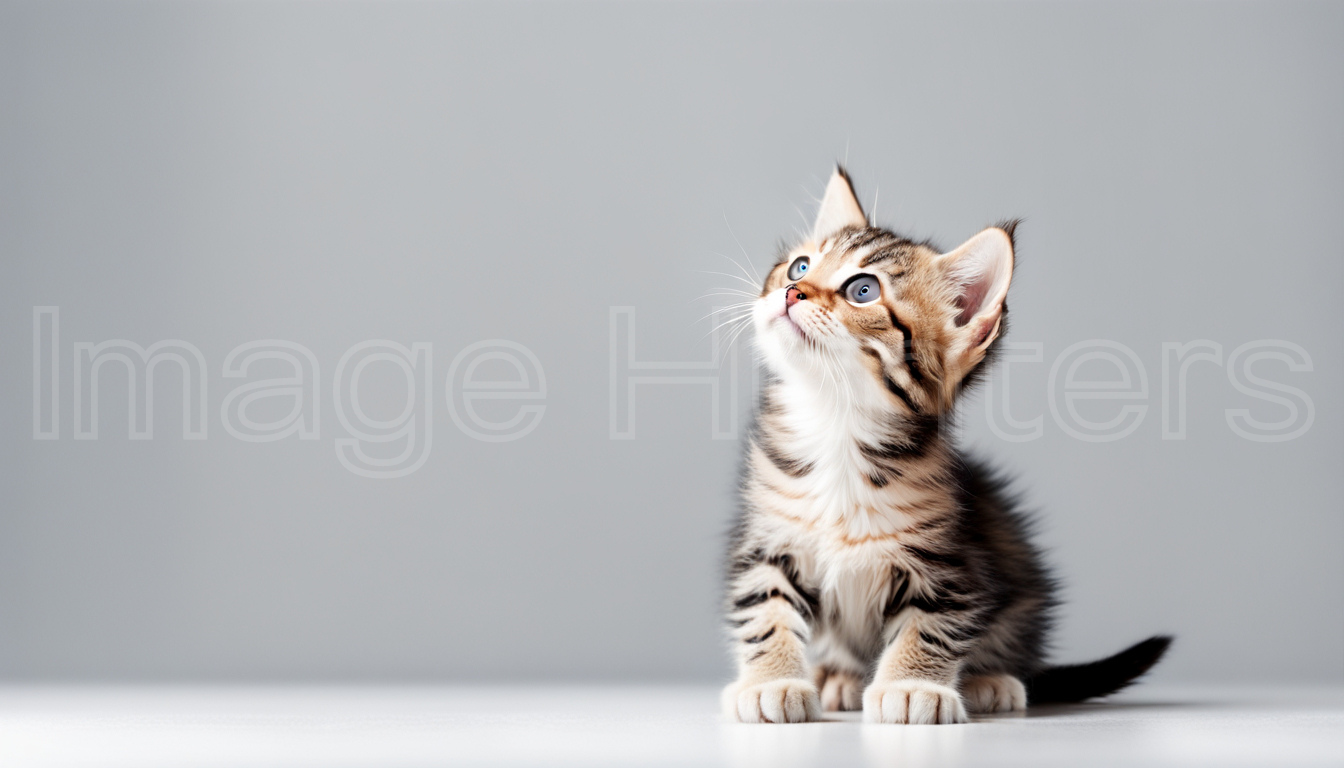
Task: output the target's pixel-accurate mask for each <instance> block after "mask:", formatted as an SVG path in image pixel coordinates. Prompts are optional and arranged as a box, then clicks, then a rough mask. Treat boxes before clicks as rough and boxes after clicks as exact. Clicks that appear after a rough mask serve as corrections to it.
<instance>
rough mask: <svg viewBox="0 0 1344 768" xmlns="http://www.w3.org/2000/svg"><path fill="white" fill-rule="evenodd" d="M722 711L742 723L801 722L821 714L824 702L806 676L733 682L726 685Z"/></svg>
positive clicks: (816, 717)
mask: <svg viewBox="0 0 1344 768" xmlns="http://www.w3.org/2000/svg"><path fill="white" fill-rule="evenodd" d="M723 714H724V716H725V717H727V718H729V719H730V720H737V721H738V722H742V723H802V722H806V721H808V720H816V719H818V718H819V717H820V716H821V702H820V701H819V700H818V699H817V687H816V686H815V685H813V684H812V683H810V682H808V681H806V680H800V679H794V678H786V679H784V680H771V681H770V682H767V683H753V684H750V685H744V684H742V683H733V684H732V685H730V686H728V687H727V688H724V689H723Z"/></svg>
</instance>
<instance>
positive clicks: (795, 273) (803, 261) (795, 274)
mask: <svg viewBox="0 0 1344 768" xmlns="http://www.w3.org/2000/svg"><path fill="white" fill-rule="evenodd" d="M810 264H811V260H810V259H808V258H807V257H806V256H799V257H798V258H797V259H794V261H793V263H792V264H790V265H789V279H790V280H802V279H803V275H806V274H807V268H808V266H809V265H810Z"/></svg>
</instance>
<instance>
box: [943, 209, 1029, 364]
mask: <svg viewBox="0 0 1344 768" xmlns="http://www.w3.org/2000/svg"><path fill="white" fill-rule="evenodd" d="M941 260H942V263H943V267H944V268H945V269H946V270H947V271H946V273H945V274H947V276H948V277H949V279H950V280H951V281H952V283H953V285H954V287H955V289H956V298H955V299H954V306H955V307H956V310H957V314H956V317H955V318H954V319H953V324H954V325H955V326H956V327H957V328H964V329H965V330H964V332H963V333H964V335H965V336H966V337H967V338H968V339H969V340H970V341H971V345H970V346H971V348H972V349H974V348H976V347H979V346H980V345H981V344H983V343H984V342H985V341H987V340H988V339H989V338H990V337H991V336H992V335H993V333H994V330H995V328H997V327H998V324H999V318H1000V316H1001V315H1002V314H1003V300H1004V297H1005V296H1006V295H1007V293H1008V283H1009V282H1010V281H1011V280H1012V275H1013V242H1012V240H1011V239H1010V238H1009V237H1008V233H1006V232H1004V231H1003V230H1002V229H999V228H997V227H993V228H990V229H986V230H985V231H983V232H981V233H980V234H978V235H976V236H975V237H972V238H971V239H970V240H967V241H966V242H965V243H963V244H962V245H961V246H960V247H958V248H957V249H956V250H955V251H952V252H951V253H948V254H947V255H945V256H943V257H942V259H941ZM968 325H969V326H970V327H967V326H968Z"/></svg>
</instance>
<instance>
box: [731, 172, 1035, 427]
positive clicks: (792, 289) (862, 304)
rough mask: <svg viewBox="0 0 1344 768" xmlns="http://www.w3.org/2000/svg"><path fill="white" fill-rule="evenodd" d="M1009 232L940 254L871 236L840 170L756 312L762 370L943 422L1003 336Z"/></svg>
mask: <svg viewBox="0 0 1344 768" xmlns="http://www.w3.org/2000/svg"><path fill="white" fill-rule="evenodd" d="M1013 226H1014V225H1013V224H1006V225H1003V226H998V227H991V228H989V229H986V230H984V231H983V232H981V233H980V234H978V235H976V236H975V237H972V238H971V239H970V240H967V241H966V242H965V243H963V244H962V245H961V246H959V247H958V248H956V249H955V250H953V251H950V252H948V253H939V252H938V251H936V250H935V249H933V248H932V247H930V246H929V245H928V244H927V243H916V242H912V241H910V240H907V239H905V238H903V237H901V236H899V235H897V234H894V233H892V232H889V231H887V230H885V229H880V228H877V227H872V226H869V225H868V220H867V218H866V217H865V216H864V213H863V209H862V208H861V207H860V206H859V202H858V200H857V199H856V197H855V195H854V189H853V186H852V185H851V184H850V181H849V177H848V176H847V175H846V174H845V172H844V170H843V169H840V168H837V169H836V171H835V173H834V175H832V176H831V180H830V183H829V184H828V185H827V187H826V195H825V198H824V199H823V200H822V202H821V210H820V211H819V212H818V213H817V220H816V224H815V225H814V226H813V230H812V234H811V236H810V237H808V238H807V239H805V240H804V241H803V242H801V243H799V244H798V245H796V246H794V247H793V248H791V249H789V250H788V251H787V252H786V253H785V254H784V256H783V257H782V258H781V259H780V261H779V263H777V264H776V265H775V267H774V269H772V270H771V271H770V274H769V275H767V276H766V279H765V284H764V285H763V286H762V288H761V294H760V297H759V298H758V299H757V300H756V302H755V306H754V308H753V322H754V324H755V328H756V343H757V345H758V347H759V348H760V351H761V354H762V357H763V358H764V361H765V364H766V366H767V367H768V368H769V369H770V370H771V372H772V373H774V374H775V375H776V376H778V377H779V378H780V379H782V380H784V381H786V382H787V381H790V380H796V381H799V382H803V383H807V382H811V383H813V384H815V385H817V386H821V387H825V386H831V387H844V388H845V389H846V390H848V391H851V392H855V391H857V392H858V393H859V394H861V395H864V394H866V395H867V396H869V397H879V398H886V399H887V400H888V401H889V404H890V405H892V406H893V407H895V408H898V409H903V410H905V411H910V412H913V413H918V414H924V415H935V414H940V413H945V412H946V411H948V410H949V409H950V408H951V407H952V403H953V401H954V399H955V397H956V394H957V393H958V392H959V391H960V390H961V388H962V387H963V386H964V385H966V384H967V383H969V381H970V380H971V379H972V378H973V377H974V375H975V373H976V372H977V370H978V368H979V366H980V365H981V363H983V362H984V360H985V358H986V356H987V355H988V354H989V352H990V350H991V348H992V347H993V346H994V343H995V341H997V339H998V338H999V335H1000V333H1001V331H1002V330H1003V325H1004V315H1005V313H1006V311H1007V308H1006V305H1005V298H1006V297H1007V294H1008V284H1009V282H1010V281H1011V279H1012V274H1013Z"/></svg>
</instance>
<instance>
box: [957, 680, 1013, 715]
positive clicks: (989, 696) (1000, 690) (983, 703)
mask: <svg viewBox="0 0 1344 768" xmlns="http://www.w3.org/2000/svg"><path fill="white" fill-rule="evenodd" d="M961 693H962V695H963V696H965V697H966V706H968V707H970V709H971V711H972V712H1020V711H1022V710H1024V709H1026V708H1027V689H1026V688H1025V687H1023V685H1022V681H1021V680H1018V679H1017V678H1016V677H1013V676H1012V675H976V676H975V677H968V678H966V679H965V680H963V681H962V683H961Z"/></svg>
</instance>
